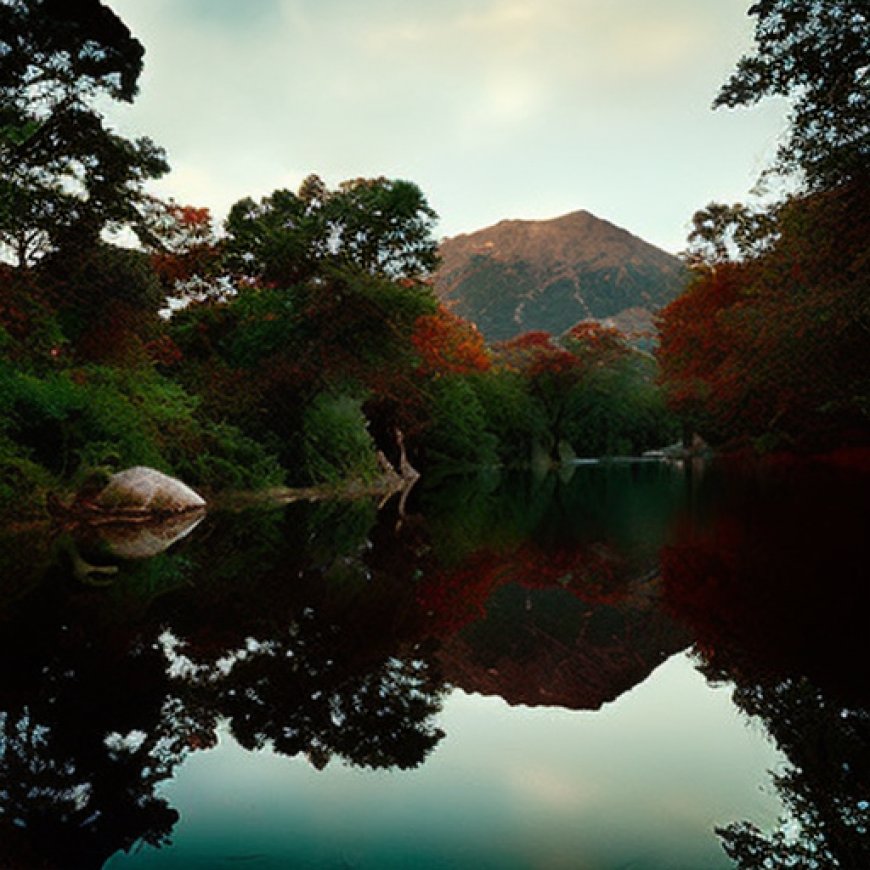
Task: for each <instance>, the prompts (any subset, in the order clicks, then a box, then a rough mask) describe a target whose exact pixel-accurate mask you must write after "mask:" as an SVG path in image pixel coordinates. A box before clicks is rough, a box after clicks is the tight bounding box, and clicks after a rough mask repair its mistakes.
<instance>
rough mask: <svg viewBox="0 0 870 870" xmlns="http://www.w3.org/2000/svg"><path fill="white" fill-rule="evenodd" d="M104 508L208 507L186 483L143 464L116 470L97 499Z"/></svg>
mask: <svg viewBox="0 0 870 870" xmlns="http://www.w3.org/2000/svg"><path fill="white" fill-rule="evenodd" d="M94 503H95V504H96V505H97V506H98V507H99V508H101V509H103V510H105V511H119V512H123V513H128V512H133V511H135V512H141V513H154V514H176V513H183V512H185V511H190V510H196V509H198V508H203V507H205V499H204V498H203V497H202V496H201V495H200V494H199V493H198V492H195V491H194V490H192V489H191V488H190V487H189V486H188V485H187V484H185V483H182V482H181V481H180V480H176V479H175V478H174V477H169V475H167V474H163V472H160V471H157V470H155V469H153V468H146V467H144V466H136V467H135V468H128V469H126V470H125V471H121V472H118V474H113V475H112V477H111V478H110V479H109V482H108V483H107V484H106V486H105V488H104V489H103V490H102V492H100V494H99V495H98V496H97V497H96V499H95V500H94Z"/></svg>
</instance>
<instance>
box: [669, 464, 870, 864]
mask: <svg viewBox="0 0 870 870" xmlns="http://www.w3.org/2000/svg"><path fill="white" fill-rule="evenodd" d="M867 484H868V480H867V474H866V472H865V471H862V470H861V469H860V468H849V469H846V470H841V469H839V468H837V467H836V466H828V465H824V464H817V463H812V462H805V461H798V460H794V461H791V462H784V461H780V462H778V463H776V464H773V466H772V467H771V465H770V464H766V465H765V466H763V467H758V466H755V467H752V468H745V467H744V468H740V467H732V468H730V469H728V473H727V475H726V476H723V477H720V476H718V475H713V476H712V479H708V480H705V481H703V482H702V483H701V487H700V490H699V491H698V492H697V493H696V496H697V502H696V508H697V507H698V506H699V505H700V506H701V507H702V509H701V510H696V512H695V514H694V516H693V518H692V520H691V521H689V522H686V523H684V524H683V525H682V526H681V529H680V534H679V535H678V536H677V540H676V541H675V542H673V543H672V545H671V546H669V547H667V548H666V549H665V551H664V553H663V559H662V563H663V573H664V581H665V594H666V600H667V602H668V605H669V607H670V608H671V609H672V610H673V611H674V612H675V613H677V614H678V615H679V616H680V617H681V618H682V619H684V620H685V621H686V622H687V623H688V624H689V625H690V626H691V629H692V633H693V635H694V637H695V639H696V641H695V642H696V648H697V649H698V650H699V654H700V658H701V668H702V670H703V671H704V672H705V673H706V675H707V676H708V678H709V679H711V680H713V681H717V682H732V683H733V684H734V686H735V689H734V696H733V697H734V702H735V703H736V704H737V706H738V707H739V708H740V709H741V710H742V711H744V712H745V713H746V714H747V715H748V716H750V717H753V718H757V719H759V720H760V721H761V722H763V723H764V726H765V728H766V730H767V731H768V733H769V734H770V736H771V738H772V739H773V740H774V742H775V743H776V745H777V746H778V748H779V749H780V750H781V751H782V752H783V754H784V755H785V757H786V758H787V760H788V766H787V768H786V770H785V771H784V772H782V773H779V774H775V775H773V781H774V784H775V786H776V788H777V790H778V792H779V794H780V797H781V798H782V801H783V805H784V807H785V808H786V811H787V815H786V816H785V817H783V819H781V821H780V824H779V826H778V827H777V829H776V830H774V831H773V832H771V833H767V834H765V833H763V832H762V831H760V830H759V829H758V828H757V827H756V826H755V825H753V824H752V823H751V822H748V821H745V822H739V823H735V824H731V825H728V826H726V827H724V828H721V829H719V831H718V833H719V834H720V836H721V838H722V842H723V845H724V847H725V849H726V851H727V852H728V854H729V855H730V856H731V857H732V858H733V859H734V860H735V861H736V862H737V864H738V866H739V867H741V868H776V867H799V868H813V867H818V868H835V867H839V868H863V867H870V837H868V830H870V661H868V657H867V655H866V626H867V613H868V607H867V605H868V597H870V590H868V589H867V586H866V578H867V569H866V545H865V536H866V530H865V524H866V518H867V516H868V515H870V511H868V507H870V505H868V486H867ZM710 503H712V504H715V509H714V510H712V511H709V512H708V511H706V510H704V509H703V505H705V504H710Z"/></svg>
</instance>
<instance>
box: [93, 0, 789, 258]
mask: <svg viewBox="0 0 870 870" xmlns="http://www.w3.org/2000/svg"><path fill="white" fill-rule="evenodd" d="M105 2H107V5H108V6H110V7H111V8H112V9H114V10H115V12H116V13H117V14H118V15H119V16H120V17H121V18H122V19H123V20H124V22H125V23H126V24H127V25H128V26H129V27H130V29H131V30H132V31H133V33H134V35H135V36H136V37H137V38H138V39H139V40H140V41H141V42H142V43H143V44H144V46H145V49H146V54H145V70H144V73H143V75H142V78H141V79H140V95H139V97H138V99H137V100H136V102H135V103H134V104H133V106H132V107H129V108H128V107H120V108H114V107H113V108H112V109H110V111H109V112H108V115H109V119H110V122H111V123H112V124H113V125H115V126H116V127H117V128H118V129H120V130H121V131H123V132H124V133H125V134H128V135H133V134H135V135H148V136H151V138H153V139H154V140H155V141H156V142H157V143H158V144H160V145H162V146H163V147H164V148H166V150H167V152H168V156H169V162H170V164H171V166H172V172H171V174H170V175H168V176H167V177H166V178H165V179H163V180H161V181H160V182H159V183H158V184H157V186H156V187H157V192H158V193H160V194H161V195H165V196H172V197H174V198H175V199H176V200H178V201H179V202H182V203H186V204H187V203H189V204H192V205H201V206H209V207H210V208H211V209H212V210H213V212H214V213H215V214H216V215H217V216H218V217H219V218H221V219H222V218H223V217H224V216H225V214H226V210H227V208H228V207H229V206H230V205H231V204H232V203H233V202H235V201H236V200H237V199H240V198H241V197H243V196H253V197H255V198H259V197H261V196H264V195H266V194H268V193H271V191H273V190H275V189H277V188H279V187H289V188H291V189H296V187H298V185H299V183H300V182H301V181H302V179H303V178H304V177H305V176H306V175H308V174H310V173H312V172H315V173H317V174H319V175H320V176H321V177H322V178H323V179H324V180H325V181H326V182H327V184H329V185H330V186H334V185H336V184H337V183H338V182H339V181H342V180H344V179H346V178H355V177H358V176H378V175H384V176H387V177H389V178H405V179H409V180H411V181H414V182H416V183H417V184H418V185H419V186H420V187H421V188H422V189H423V192H424V193H425V194H426V196H427V197H428V199H429V202H430V203H431V204H432V206H433V207H434V208H435V209H436V211H437V212H438V213H439V215H440V217H441V220H440V223H439V225H438V231H437V233H438V236H439V237H441V236H452V235H456V234H457V233H461V232H470V231H473V230H476V229H480V228H482V227H484V226H488V225H490V224H492V223H495V222H497V221H499V220H502V219H503V218H547V217H556V216H558V215H561V214H565V213H567V212H570V211H575V210H577V209H581V208H582V209H587V210H588V211H591V212H592V213H593V214H596V215H598V216H599V217H602V218H606V219H607V220H610V221H612V222H613V223H616V224H618V225H620V226H623V227H625V228H626V229H628V230H630V231H631V232H633V233H635V234H637V235H639V236H641V237H642V238H644V239H646V240H647V241H650V242H652V243H653V244H656V245H659V246H660V247H663V248H665V249H666V250H669V251H673V252H676V251H678V250H680V249H681V248H682V247H683V244H684V240H685V236H686V232H687V227H688V223H689V221H690V219H691V215H692V213H693V212H694V211H695V210H696V209H697V208H700V207H702V206H704V205H705V204H706V203H707V202H709V201H710V200H713V199H718V200H725V201H729V202H730V201H735V200H740V199H746V197H747V193H748V191H749V189H750V188H751V187H752V186H753V184H754V183H755V181H756V180H757V178H758V175H759V173H760V172H761V170H762V169H763V168H764V167H765V166H766V165H767V164H768V163H769V162H770V159H771V158H772V156H773V153H774V152H775V150H776V145H777V142H778V140H779V138H780V136H781V135H782V130H783V117H784V106H783V105H782V104H781V103H779V104H777V103H770V104H767V103H765V104H762V105H760V106H758V107H755V108H753V109H740V110H719V111H717V112H713V111H712V110H711V109H710V103H711V102H712V100H713V97H714V96H715V94H716V92H717V90H718V88H719V86H720V85H721V83H722V82H723V81H724V80H725V78H726V77H727V76H728V74H729V72H730V71H731V70H732V68H733V66H734V63H735V62H736V60H737V59H738V58H739V57H740V55H741V54H743V53H744V52H745V51H747V50H748V49H749V48H750V46H751V41H752V20H751V19H749V18H748V17H747V15H746V10H747V8H748V6H749V5H750V4H749V0H426V2H423V0H105Z"/></svg>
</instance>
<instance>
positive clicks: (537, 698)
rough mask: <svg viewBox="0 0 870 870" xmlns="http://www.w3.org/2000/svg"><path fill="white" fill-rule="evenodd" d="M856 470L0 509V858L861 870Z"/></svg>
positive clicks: (627, 470) (585, 475) (598, 473)
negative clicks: (79, 509)
mask: <svg viewBox="0 0 870 870" xmlns="http://www.w3.org/2000/svg"><path fill="white" fill-rule="evenodd" d="M866 484H867V475H866V473H862V472H859V471H856V470H855V469H854V468H850V469H845V470H844V469H842V468H839V467H837V466H835V465H832V464H818V463H794V462H789V463H783V462H780V463H769V464H767V465H765V466H763V467H762V466H759V465H755V466H752V467H746V466H736V465H733V464H732V465H729V466H715V465H714V466H707V467H696V468H687V467H679V466H675V465H667V464H658V463H633V464H627V463H617V464H601V465H593V466H582V467H577V468H574V469H570V470H566V472H565V473H564V474H562V475H561V476H556V475H551V476H549V477H545V478H542V479H541V478H538V479H535V478H532V477H527V476H511V475H505V476H496V475H485V476H480V477H475V478H468V479H451V480H446V481H442V482H441V483H436V482H429V483H428V485H426V486H419V487H418V488H417V489H415V491H414V492H413V493H412V496H411V498H410V499H409V501H408V503H407V505H406V506H405V507H404V510H403V511H402V512H399V510H398V507H397V505H396V504H395V503H392V504H388V505H387V506H385V507H383V508H382V509H381V510H378V509H377V506H376V505H374V504H369V503H367V502H356V503H331V504H315V505H311V504H295V505H290V506H287V507H286V508H282V509H270V510H254V511H252V510H248V511H245V512H241V513H231V512H214V513H211V514H209V515H208V516H207V517H206V518H205V519H203V520H202V521H201V522H200V523H199V524H197V525H196V527H195V528H191V529H185V528H183V527H178V526H176V527H174V528H167V529H149V530H147V533H144V534H143V533H142V532H141V531H140V532H136V533H133V532H130V531H129V530H124V529H117V528H111V527H108V528H102V529H92V530H89V531H88V532H87V533H85V532H84V531H83V530H81V529H66V530H53V531H51V532H49V530H46V529H44V528H34V529H30V530H18V531H17V532H16V533H14V534H13V533H12V532H9V533H8V534H6V535H5V536H3V537H2V538H0V579H2V586H0V659H2V661H0V741H2V742H0V866H2V867H22V868H29V867H34V868H39V867H46V868H47V867H70V868H77V867H82V868H99V867H104V866H106V867H111V868H164V867H177V868H182V867H183V868H210V867H234V866H242V867H256V868H279V867H312V868H331V867H362V868H384V867H415V868H417V867H420V868H425V867H432V868H436V867H437V868H446V867H458V868H463V867H473V868H477V867H492V868H502V867H505V868H561V867H564V868H594V870H597V868H602V870H603V868H650V870H652V868H704V867H710V868H719V867H722V868H725V867H734V866H741V867H764V866H769V867H780V866H782V867H786V866H794V867H813V866H817V867H846V868H853V867H854V868H861V867H868V866H870V843H868V834H867V825H868V824H870V803H868V801H870V758H868V741H870V712H868V686H870V683H868V676H870V675H868V669H870V668H868V656H867V650H866V630H867V625H868V619H867V614H868V611H867V607H866V605H867V596H866V591H865V586H866V582H867V576H866V568H865V559H866V552H865V550H866V544H865V537H866V532H865V525H866V517H867V516H868V511H867V508H868V504H867V500H868V495H867V492H868V490H867V485H866ZM173 538H177V540H175V541H174V543H172V544H171V546H168V548H167V544H169V542H170V541H171V540H172V539H173Z"/></svg>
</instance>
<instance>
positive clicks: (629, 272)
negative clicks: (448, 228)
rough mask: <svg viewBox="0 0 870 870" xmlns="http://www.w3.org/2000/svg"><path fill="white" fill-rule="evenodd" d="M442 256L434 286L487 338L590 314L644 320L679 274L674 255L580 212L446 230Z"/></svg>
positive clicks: (624, 322)
mask: <svg viewBox="0 0 870 870" xmlns="http://www.w3.org/2000/svg"><path fill="white" fill-rule="evenodd" d="M441 256H442V265H441V268H440V269H439V271H438V273H437V274H436V276H435V289H436V291H437V293H438V295H439V296H440V297H441V298H442V299H443V300H445V301H447V302H449V303H450V304H451V305H452V307H453V309H454V310H455V311H456V312H457V313H458V314H460V315H461V316H463V317H465V318H467V319H469V320H471V321H473V322H474V323H476V324H477V326H478V327H479V328H480V330H481V332H483V334H484V335H485V336H486V338H487V339H488V340H489V341H501V340H504V339H507V338H511V337H513V336H515V335H518V334H520V333H522V332H527V331H529V330H545V331H547V332H551V333H553V334H554V335H557V334H559V333H561V332H564V331H565V330H566V329H568V328H570V327H571V326H573V325H574V324H575V323H577V322H578V321H580V320H587V319H590V318H594V319H597V320H602V321H607V320H612V321H613V322H614V323H615V325H617V326H620V327H622V328H626V326H629V327H631V328H637V327H638V326H640V327H643V326H644V325H645V324H648V323H650V322H651V315H652V312H653V311H655V310H656V309H658V308H660V307H661V306H662V305H665V304H667V303H668V302H669V301H670V300H671V299H673V298H674V296H676V295H677V294H678V293H679V292H680V290H681V289H682V287H683V285H684V282H685V270H684V267H683V265H682V263H681V262H680V261H679V260H678V259H677V258H676V257H674V256H672V255H671V254H668V253H666V252H665V251H662V250H660V249H659V248H656V247H654V246H653V245H650V244H648V243H647V242H644V241H643V240H642V239H639V238H637V237H636V236H633V235H632V234H631V233H629V232H628V231H626V230H623V229H621V228H619V227H617V226H615V225H614V224H611V223H609V222H608V221H604V220H601V219H599V218H597V217H595V216H594V215H592V214H590V213H589V212H587V211H576V212H572V213H571V214H567V215H564V216H563V217H559V218H554V219H552V220H542V221H523V220H506V221H501V222H500V223H498V224H496V225H495V226H492V227H488V228H487V229H483V230H479V231H478V232H475V233H470V234H467V235H460V236H455V237H454V238H450V239H445V240H444V242H442V244H441Z"/></svg>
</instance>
